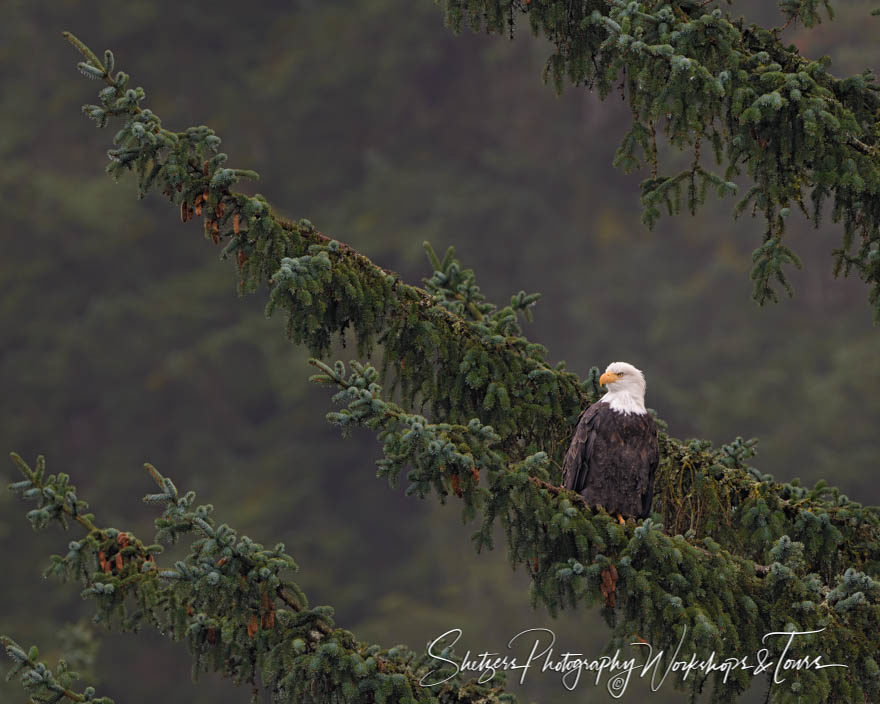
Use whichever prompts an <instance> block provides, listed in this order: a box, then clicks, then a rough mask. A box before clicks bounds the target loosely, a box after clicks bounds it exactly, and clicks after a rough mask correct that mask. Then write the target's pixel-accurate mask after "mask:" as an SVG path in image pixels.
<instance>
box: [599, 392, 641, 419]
mask: <svg viewBox="0 0 880 704" xmlns="http://www.w3.org/2000/svg"><path fill="white" fill-rule="evenodd" d="M600 403H607V404H608V405H609V406H611V408H612V410H615V411H617V412H618V413H627V414H629V413H635V414H636V415H637V416H640V415H644V414H645V413H647V412H648V411H647V410H646V409H645V397H644V396H641V397H640V396H634V395H633V394H632V393H630V392H629V391H628V390H627V389H620V390H618V391H612V390H610V389H609V390H608V393H606V394H605V395H604V396H603V397H602V398H601V400H600Z"/></svg>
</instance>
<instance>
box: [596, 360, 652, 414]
mask: <svg viewBox="0 0 880 704" xmlns="http://www.w3.org/2000/svg"><path fill="white" fill-rule="evenodd" d="M599 383H600V384H602V385H603V386H607V387H608V393H607V394H605V395H604V396H603V397H602V400H601V402H602V403H607V404H608V405H609V406H611V408H613V409H614V410H615V411H618V412H620V413H636V414H638V415H641V414H643V413H647V411H646V410H645V375H644V374H642V372H641V370H639V369H636V368H635V367H634V366H633V365H632V364H627V363H626V362H612V363H611V364H609V365H608V368H607V369H606V370H605V373H604V374H603V375H602V376H600V377H599Z"/></svg>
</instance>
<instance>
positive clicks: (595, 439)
mask: <svg viewBox="0 0 880 704" xmlns="http://www.w3.org/2000/svg"><path fill="white" fill-rule="evenodd" d="M659 461H660V451H659V448H658V444H657V428H656V425H655V423H654V419H653V418H651V415H650V414H649V413H621V412H619V411H616V410H614V409H613V408H611V406H610V405H609V404H607V403H602V402H598V403H594V404H593V405H591V406H590V407H589V408H587V410H585V411H584V412H583V413H581V416H580V418H579V419H578V423H577V428H576V429H575V433H574V437H573V438H572V441H571V445H570V446H569V448H568V452H567V453H566V455H565V462H564V464H563V470H562V478H563V484H564V485H565V487H566V488H567V489H572V490H574V491H576V492H578V493H579V494H580V495H581V496H583V497H584V499H586V501H587V503H588V504H589V505H590V506H597V505H601V506H602V507H603V508H604V509H605V510H606V511H608V513H611V514H617V513H619V514H621V515H623V516H625V517H633V518H645V517H647V516H648V515H649V514H650V513H651V500H652V498H653V495H654V474H655V472H656V471H657V464H658V463H659Z"/></svg>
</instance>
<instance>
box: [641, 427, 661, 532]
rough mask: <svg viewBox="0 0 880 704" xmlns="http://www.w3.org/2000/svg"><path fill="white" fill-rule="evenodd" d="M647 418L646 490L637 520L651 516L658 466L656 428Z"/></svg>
mask: <svg viewBox="0 0 880 704" xmlns="http://www.w3.org/2000/svg"><path fill="white" fill-rule="evenodd" d="M648 418H649V419H650V421H651V422H650V430H649V435H648V437H649V438H650V444H649V445H648V448H647V451H646V454H647V455H648V457H647V458H646V459H647V465H648V489H647V491H646V492H645V494H644V495H643V497H642V515H641V516H639V518H647V517H648V516H649V515H651V503H652V502H653V500H654V475H655V474H657V465H659V464H660V448H659V446H658V443H657V426H656V424H655V423H654V419H653V418H651V416H648Z"/></svg>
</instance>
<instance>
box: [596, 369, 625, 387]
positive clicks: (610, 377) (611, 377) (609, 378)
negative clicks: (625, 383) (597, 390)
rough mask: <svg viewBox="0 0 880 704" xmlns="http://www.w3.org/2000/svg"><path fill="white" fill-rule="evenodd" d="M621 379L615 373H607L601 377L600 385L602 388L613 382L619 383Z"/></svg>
mask: <svg viewBox="0 0 880 704" xmlns="http://www.w3.org/2000/svg"><path fill="white" fill-rule="evenodd" d="M619 378H620V377H619V376H617V374H615V373H614V372H605V373H604V374H603V375H602V376H600V377H599V383H600V384H601V385H602V386H605V385H606V384H610V383H611V382H613V381H617V380H618V379H619Z"/></svg>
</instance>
